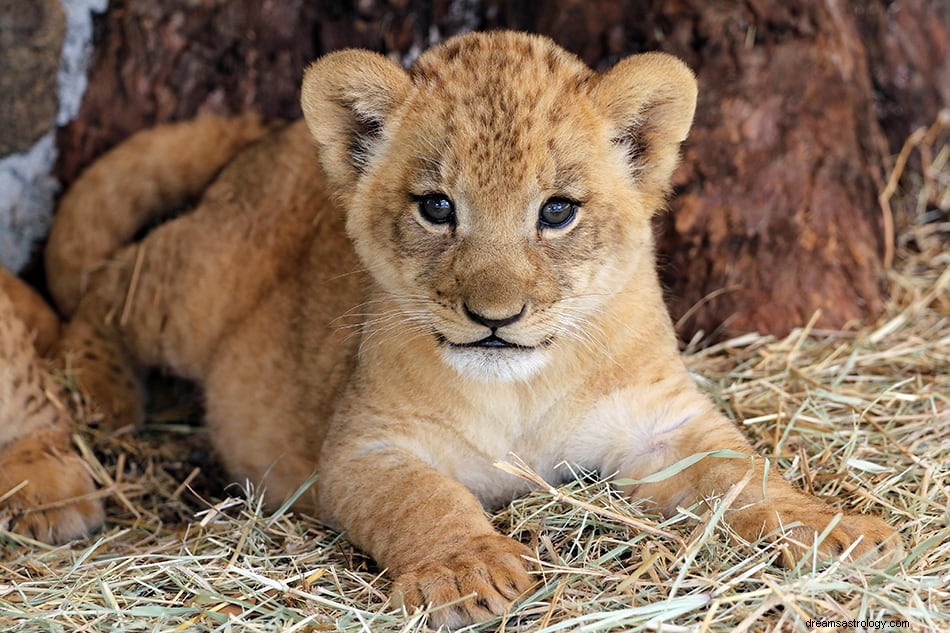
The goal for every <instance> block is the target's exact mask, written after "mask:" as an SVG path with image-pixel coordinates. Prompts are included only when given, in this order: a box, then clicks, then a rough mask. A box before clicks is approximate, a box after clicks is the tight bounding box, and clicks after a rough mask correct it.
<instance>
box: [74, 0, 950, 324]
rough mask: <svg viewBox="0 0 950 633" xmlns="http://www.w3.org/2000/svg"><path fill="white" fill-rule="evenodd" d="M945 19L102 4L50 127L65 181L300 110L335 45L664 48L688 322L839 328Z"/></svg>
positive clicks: (598, 5)
mask: <svg viewBox="0 0 950 633" xmlns="http://www.w3.org/2000/svg"><path fill="white" fill-rule="evenodd" d="M948 18H950V8H948V5H947V4H946V3H944V2H941V1H940V0H931V1H929V2H928V1H926V0H898V1H897V2H889V3H888V2H884V1H883V0H876V1H868V2H860V3H850V2H835V1H834V0H827V1H825V2H817V1H811V2H808V1H804V0H799V1H792V2H786V1H783V0H748V1H746V2H743V3H733V2H721V3H707V2H702V1H700V0H678V1H675V2H663V1H648V0H625V1H621V2H617V1H613V0H555V1H553V2H550V3H545V4H544V5H543V9H541V8H539V4H538V3H533V2H528V1H527V0H520V1H510V2H506V1H504V0H389V1H388V2H384V1H382V0H358V1H356V2H350V3H341V2H331V1H329V0H324V1H322V2H320V1H318V2H312V1H305V0H286V1H282V2H260V1H259V0H205V1H204V2H197V3H196V2H194V1H193V0H168V1H166V2H163V3H152V2H145V1H135V0H113V2H112V3H111V5H110V8H109V11H108V12H107V13H106V14H105V15H104V16H103V17H102V18H100V22H99V25H98V28H99V30H98V41H97V43H96V53H95V56H94V60H93V66H92V72H91V77H90V82H89V89H88V92H87V94H86V97H85V99H84V102H83V106H82V109H81V112H80V114H79V117H78V118H77V119H76V120H75V121H74V122H73V123H72V124H70V125H69V126H67V127H66V128H64V129H63V130H62V131H61V133H60V135H59V145H60V148H61V160H60V163H59V175H60V177H61V178H62V179H63V180H64V181H65V182H67V183H68V182H70V181H71V180H73V179H74V178H75V176H76V175H77V173H78V171H79V170H80V169H81V168H82V167H83V166H84V165H86V164H88V163H89V162H90V161H91V160H92V159H93V158H95V157H96V156H97V155H99V154H100V153H102V152H103V151H105V150H106V149H108V148H109V147H111V146H112V145H114V144H115V143H117V142H118V141H120V140H121V139H122V138H124V137H126V136H127V135H128V134H130V133H132V132H134V131H135V130H137V129H140V128H142V127H146V126H148V125H152V124H154V123H156V122H160V121H167V120H174V119H181V118H186V117H190V116H193V115H194V114H196V113H198V112H202V111H216V112H234V111H239V110H245V109H254V110H258V111H260V112H263V113H264V114H265V115H267V116H281V117H295V116H298V115H299V110H298V106H297V95H298V85H299V80H300V76H301V73H302V70H303V68H304V66H305V64H306V63H307V62H308V61H309V60H311V59H312V58H313V57H315V56H316V55H319V54H321V53H323V52H326V51H329V50H333V49H336V48H341V47H344V46H359V47H365V48H370V49H373V50H378V51H382V52H386V53H388V54H391V55H392V56H394V57H395V58H396V59H399V60H401V61H403V62H408V61H411V59H412V58H413V57H414V56H415V55H416V54H418V52H419V51H420V50H421V49H423V48H425V47H426V46H428V45H430V44H432V43H434V42H435V41H438V40H440V39H443V38H445V37H448V36H450V35H453V34H455V33H458V32H462V31H465V30H472V29H481V28H502V27H504V28H516V29H521V30H529V31H535V32H540V33H545V34H547V35H550V36H552V37H553V38H554V39H555V40H557V41H558V42H559V43H560V44H562V45H563V46H565V47H566V48H568V49H569V50H572V51H574V52H576V53H577V54H578V55H579V56H580V57H582V58H583V59H584V60H585V61H586V62H587V63H589V64H591V65H592V66H593V67H595V68H598V69H603V68H606V67H608V66H609V65H610V64H611V63H613V62H615V61H616V60H617V59H619V58H620V57H623V56H625V55H627V54H630V53H635V52H639V51H643V50H652V49H660V50H665V51H667V52H670V53H673V54H675V55H678V56H679V57H681V58H683V59H684V60H685V61H686V62H687V63H689V64H690V66H692V68H693V69H694V70H695V71H696V73H697V75H698V77H699V81H700V101H699V108H698V110H697V116H696V124H695V127H694V129H693V132H692V134H691V136H690V140H689V141H688V142H687V144H686V147H685V150H684V162H683V166H682V168H681V169H680V171H679V172H678V174H677V176H676V191H675V195H674V197H673V199H672V200H671V203H670V208H671V212H670V213H668V214H664V215H663V216H661V217H660V218H659V219H658V221H657V229H658V242H659V250H660V261H661V267H662V271H663V278H664V281H665V283H666V284H667V286H668V288H669V291H670V292H669V295H670V306H671V310H672V312H673V314H674V318H680V317H681V316H683V315H684V314H685V315H686V316H687V318H685V319H684V326H683V328H682V333H683V334H684V335H686V336H689V335H691V333H692V332H694V331H695V330H697V329H702V330H705V331H706V332H711V331H714V330H716V329H717V328H721V327H723V326H725V328H726V329H727V330H733V331H740V330H749V329H755V330H759V331H769V332H775V333H783V332H785V331H787V330H788V329H789V328H792V327H795V326H797V325H801V324H803V323H804V322H806V321H808V319H809V318H810V317H811V316H812V314H813V313H814V312H815V310H818V309H820V310H821V312H822V318H821V320H820V321H819V324H820V325H823V326H825V327H840V326H842V325H844V324H845V323H847V322H848V321H850V320H852V319H855V318H861V317H868V316H872V315H873V314H874V313H875V312H877V311H878V310H880V308H881V306H882V299H881V297H882V281H881V280H882V276H881V253H882V251H883V247H884V245H883V242H882V231H881V222H880V218H881V212H880V209H879V207H878V204H877V192H878V190H879V189H880V187H881V183H882V178H883V165H884V161H885V158H886V156H887V155H888V154H889V153H890V152H893V151H894V150H895V148H896V147H897V146H898V145H899V144H900V143H901V142H902V140H903V138H904V136H905V135H906V134H907V132H908V131H909V130H911V129H913V128H914V127H916V126H918V125H920V124H923V123H926V122H929V120H930V119H932V118H933V116H934V115H935V114H936V111H937V109H938V107H939V106H940V105H941V104H946V103H947V102H948V101H950V62H948V55H947V47H948V37H950V19H948ZM882 126H883V132H882Z"/></svg>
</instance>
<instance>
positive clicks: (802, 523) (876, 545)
mask: <svg viewBox="0 0 950 633" xmlns="http://www.w3.org/2000/svg"><path fill="white" fill-rule="evenodd" d="M836 514H838V513H837V512H836V511H835V510H834V509H833V508H831V507H830V506H828V505H825V504H824V503H822V502H821V501H820V500H818V499H816V498H813V497H809V496H807V495H795V496H792V497H784V498H781V499H767V500H766V501H764V502H762V503H758V504H755V505H753V506H749V507H746V508H741V509H736V510H735V511H733V512H732V513H730V517H729V523H730V525H731V526H732V527H733V529H735V530H736V532H738V533H739V534H740V535H741V536H742V537H744V538H746V539H750V540H754V539H756V538H758V537H759V536H761V535H763V534H768V533H772V532H774V533H779V532H780V533H782V537H781V538H782V541H783V545H784V547H783V548H782V552H783V555H782V561H781V562H782V564H783V565H784V566H786V567H793V566H794V565H795V563H797V562H798V561H799V560H801V559H803V558H806V557H810V556H811V552H812V549H813V548H814V546H815V542H816V541H817V539H818V538H819V536H820V535H821V534H823V533H824V532H825V530H826V529H827V528H828V525H829V524H830V523H831V522H832V520H834V518H835V515H836ZM852 546H853V547H852ZM849 550H850V558H852V559H854V560H861V561H862V562H866V563H869V564H872V565H878V566H886V565H887V564H889V563H890V562H892V561H893V560H895V559H897V558H899V557H900V556H901V555H902V553H903V545H902V543H901V539H900V535H899V534H897V532H896V531H895V530H894V529H893V528H891V527H890V526H889V525H888V524H887V523H885V522H884V521H882V520H881V519H879V518H877V517H875V516H869V515H865V514H848V513H845V514H843V515H842V516H841V517H840V518H839V519H838V522H837V523H836V524H835V525H834V527H832V528H831V530H830V532H828V534H827V535H825V537H824V538H823V540H822V541H821V542H820V543H819V544H818V547H817V553H818V555H819V557H821V558H824V559H831V558H838V557H840V556H841V555H842V554H844V553H845V552H846V551H849Z"/></svg>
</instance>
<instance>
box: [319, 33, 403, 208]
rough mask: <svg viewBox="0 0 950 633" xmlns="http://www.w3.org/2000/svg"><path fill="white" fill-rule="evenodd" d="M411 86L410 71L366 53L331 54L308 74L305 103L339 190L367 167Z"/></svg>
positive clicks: (323, 159) (326, 165)
mask: <svg viewBox="0 0 950 633" xmlns="http://www.w3.org/2000/svg"><path fill="white" fill-rule="evenodd" d="M409 87H410V80H409V76H408V75H407V74H406V71H404V70H403V69H402V68H400V67H399V66H397V65H396V64H395V63H394V62H392V61H390V60H389V59H387V58H385V57H383V56H382V55H379V54H377V53H371V52H369V51H363V50H344V51H338V52H336V53H330V54H329V55H326V56H324V57H322V58H320V59H318V60H317V61H315V62H314V63H313V64H311V65H310V67H309V68H308V69H307V72H306V73H304V78H303V86H302V88H301V95H300V105H301V107H302V108H303V115H304V119H306V121H307V127H308V128H309V129H310V133H311V134H312V135H313V137H314V139H316V141H317V144H318V145H319V147H320V160H321V162H322V163H323V168H324V170H325V171H326V173H327V177H328V178H329V179H330V181H331V182H332V184H333V185H334V186H335V187H337V188H340V189H342V190H344V191H345V189H346V188H349V187H352V186H353V184H354V183H355V181H356V179H357V178H358V177H359V175H360V174H361V173H362V172H363V171H364V170H365V169H366V166H367V164H368V162H369V159H370V157H371V156H372V153H373V150H374V147H375V145H376V144H377V143H378V142H379V140H380V139H381V137H382V133H383V128H384V127H385V123H386V119H387V117H389V115H390V114H392V112H393V111H394V110H395V109H396V107H397V106H398V105H399V104H400V103H402V101H403V100H404V99H405V98H406V95H407V94H408V92H409Z"/></svg>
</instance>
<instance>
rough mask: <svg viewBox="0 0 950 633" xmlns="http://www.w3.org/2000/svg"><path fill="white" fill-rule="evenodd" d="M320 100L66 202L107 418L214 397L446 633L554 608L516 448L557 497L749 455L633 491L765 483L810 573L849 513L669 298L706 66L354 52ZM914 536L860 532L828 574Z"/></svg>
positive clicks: (547, 46)
mask: <svg viewBox="0 0 950 633" xmlns="http://www.w3.org/2000/svg"><path fill="white" fill-rule="evenodd" d="M302 103H303V110H304V115H305V121H304V122H297V123H292V124H289V125H287V126H285V127H283V128H281V129H277V130H274V131H270V132H267V131H265V130H263V129H262V128H261V127H260V125H259V124H258V123H257V122H256V121H255V120H253V119H248V118H244V119H233V120H222V119H198V120H197V121H194V122H191V123H186V124H181V125H179V126H167V127H163V128H158V129H156V130H153V131H150V132H146V133H144V134H142V135H139V136H138V137H136V138H134V139H133V140H131V141H130V142H129V143H128V144H126V145H124V146H121V147H119V148H118V149H117V150H115V151H114V152H113V153H111V154H109V155H106V156H105V157H104V158H102V159H101V160H100V161H99V162H98V163H97V164H95V165H93V167H92V168H91V169H90V170H89V171H88V172H87V174H86V175H84V176H83V177H82V178H81V179H80V181H79V182H78V183H77V184H76V186H75V188H74V190H73V192H71V193H70V194H69V195H68V196H67V197H66V199H65V202H64V204H63V207H62V209H61V210H60V213H59V215H58V217H57V226H56V227H55V229H54V233H53V237H52V240H51V243H50V246H49V250H48V258H47V262H48V270H49V274H50V276H51V278H50V287H51V288H53V290H54V293H55V295H56V299H57V300H58V302H59V304H60V306H61V307H62V308H63V309H65V310H67V311H70V312H73V313H74V314H73V320H72V323H71V325H70V326H69V328H68V329H67V331H66V334H65V338H64V341H63V347H64V348H65V350H66V351H67V352H69V353H72V354H73V355H74V364H77V365H78V369H79V379H80V381H81V382H82V383H83V384H84V385H85V388H86V390H87V391H88V392H89V395H90V397H91V398H93V399H94V400H95V401H96V402H97V403H98V404H99V405H100V406H101V407H102V408H103V410H104V411H105V413H107V414H108V415H111V416H112V417H113V418H116V419H117V420H118V421H121V422H125V421H128V420H134V419H136V418H137V417H138V416H140V415H141V413H140V411H141V409H140V402H139V383H138V380H137V372H138V369H139V368H141V367H144V366H150V365H160V366H164V367H166V368H169V369H171V370H172V371H175V372H177V373H179V374H181V375H183V376H186V377H189V378H191V379H194V380H196V381H198V382H199V383H200V384H201V385H202V386H203V389H204V392H205V395H206V402H207V416H208V424H209V425H210V427H211V432H212V435H213V438H214V443H215V446H216V448H217V450H218V451H219V453H220V455H221V457H222V459H223V461H224V463H225V464H226V466H227V468H228V469H229V470H230V472H231V474H232V476H233V477H235V478H236V479H238V480H243V479H244V478H250V479H251V480H253V481H257V482H259V483H260V484H261V485H262V486H264V487H265V489H266V492H265V496H266V500H267V501H268V502H269V503H271V504H279V503H280V502H281V501H282V500H284V499H286V498H287V497H288V496H289V495H291V494H292V493H293V492H294V491H295V490H296V489H297V488H298V487H299V486H300V485H301V483H302V482H304V481H305V480H306V479H307V478H308V477H309V476H311V474H312V473H314V472H317V471H318V472H319V484H318V486H317V489H316V490H312V491H308V492H307V493H305V494H304V495H302V496H301V497H300V498H299V499H298V501H297V507H298V508H300V509H303V510H306V511H308V512H317V513H319V514H320V516H322V517H323V518H324V519H325V520H326V521H327V522H328V523H329V524H331V525H334V526H336V527H338V528H340V529H343V530H345V531H346V534H347V536H348V537H349V538H350V539H352V541H353V542H354V543H356V544H357V545H358V546H359V547H361V548H363V549H365V550H366V551H367V552H369V553H370V554H371V555H372V556H373V557H374V558H375V559H376V560H377V561H378V562H379V564H380V566H381V567H384V568H386V569H387V570H388V573H389V574H390V575H391V576H392V578H393V579H394V581H395V588H394V591H395V594H396V595H397V597H398V599H399V600H401V601H403V602H404V603H405V604H407V605H410V606H415V605H426V604H428V603H444V602H448V601H452V600H460V602H459V603H458V604H457V606H456V607H454V608H452V609H444V610H440V611H437V612H435V613H434V614H433V619H432V620H431V621H430V622H431V623H433V624H439V623H445V624H448V625H450V626H459V625H464V624H466V623H469V622H473V621H480V620H484V619H487V618H490V617H492V616H493V615H496V614H499V613H502V612H503V611H504V610H505V609H506V608H507V607H508V605H509V604H510V602H511V601H512V600H513V599H515V598H516V597H517V596H518V595H519V594H521V593H522V592H523V591H524V590H525V589H526V588H527V587H529V586H530V584H531V577H530V575H529V573H528V569H527V567H526V563H525V560H524V559H523V558H522V554H523V553H525V548H524V546H523V545H521V544H520V543H518V542H516V541H514V540H512V539H509V538H507V537H505V536H503V535H501V534H498V533H497V532H495V530H494V529H493V528H492V526H491V524H490V523H489V521H488V519H487V518H486V516H485V513H484V510H483V507H486V506H487V507H494V506H498V505H499V504H503V503H506V502H507V501H509V500H510V499H512V498H513V497H514V496H516V495H519V494H522V493H523V492H525V490H526V484H525V483H524V482H523V481H522V480H520V479H518V478H516V477H514V476H512V475H509V474H507V473H505V472H503V471H501V470H499V469H497V468H495V467H494V466H493V463H494V462H496V461H497V460H503V459H506V458H507V457H508V455H509V453H515V454H517V455H518V456H519V457H521V458H522V459H523V460H524V461H525V462H527V463H528V464H529V465H530V466H531V467H533V468H534V469H535V470H536V471H537V472H538V473H540V474H541V475H543V476H544V477H545V478H547V479H548V480H549V481H552V482H557V481H563V480H564V478H565V477H567V476H568V475H569V471H568V470H567V469H565V468H559V467H558V465H559V464H561V463H562V462H570V463H576V464H580V465H582V466H584V467H586V468H590V469H596V470H598V471H600V472H601V473H603V474H604V475H605V476H612V475H614V474H617V475H619V476H620V477H622V478H625V479H634V480H638V479H642V478H644V477H646V476H647V475H650V474H651V473H655V472H657V471H659V470H661V469H664V468H666V467H668V466H670V465H671V464H674V463H676V462H677V461H679V460H682V459H684V458H686V457H688V456H691V455H694V454H696V453H702V452H706V451H714V450H718V449H731V450H734V451H739V452H742V453H747V454H749V455H750V459H749V460H742V459H717V458H712V457H710V458H707V459H703V460H701V461H699V462H697V463H696V464H694V465H693V466H691V467H689V468H687V469H685V470H683V471H681V472H680V473H679V474H677V475H675V476H672V477H669V478H667V479H664V480H662V481H660V482H657V483H650V484H644V485H641V486H639V487H632V488H631V489H630V490H629V493H630V494H631V495H636V496H637V497H643V498H648V499H651V500H652V501H653V502H654V503H655V504H656V505H657V506H658V507H659V508H660V509H661V510H663V511H666V512H671V511H674V510H675V508H676V507H677V506H683V505H689V504H692V503H694V502H696V501H698V500H701V499H703V498H705V497H709V496H714V495H718V494H720V493H722V492H724V491H726V490H727V489H729V487H730V486H732V485H733V484H735V483H736V482H738V481H739V480H741V479H742V478H743V477H744V476H745V475H746V473H747V472H748V469H749V467H750V462H754V463H755V466H754V468H755V470H754V472H755V476H754V477H753V479H752V480H751V482H749V483H748V485H746V486H745V488H744V489H743V490H742V492H741V493H740V494H739V495H738V497H737V498H736V499H735V501H734V502H733V504H732V506H731V508H730V510H729V512H728V513H727V515H726V516H727V520H728V521H729V522H730V524H731V525H732V526H733V527H734V528H735V529H736V531H737V532H738V533H740V534H742V535H743V536H745V537H747V538H750V539H753V538H756V537H757V536H758V535H759V534H760V533H762V531H763V530H765V531H770V530H773V529H776V528H778V527H779V526H789V530H788V532H789V534H790V536H791V537H792V538H793V540H794V542H797V543H799V544H800V545H794V543H793V546H792V550H793V551H794V552H795V553H798V554H800V553H801V552H802V551H804V548H805V547H807V546H808V545H809V544H810V543H812V542H813V540H814V536H815V534H816V533H818V532H821V531H822V530H824V529H825V527H826V526H827V525H828V524H829V522H830V521H831V520H832V518H833V517H834V515H835V512H836V511H835V510H834V509H833V508H831V507H829V506H828V505H826V504H825V503H824V502H822V501H820V500H819V499H817V498H815V497H813V496H809V495H806V494H803V493H802V492H800V491H799V490H796V489H795V488H793V487H792V486H790V485H789V484H788V483H787V482H786V481H785V480H784V479H783V478H782V477H781V476H780V475H779V474H777V473H776V472H775V470H774V469H773V470H771V471H769V474H768V475H767V477H768V481H767V482H763V481H762V478H763V477H765V476H766V475H765V471H764V469H763V466H762V460H759V459H754V460H753V459H752V457H751V454H752V449H751V447H750V445H749V443H748V442H747V440H746V439H745V438H744V437H743V435H742V434H741V433H740V432H739V431H738V429H736V427H735V426H734V425H733V424H731V423H730V422H729V421H728V420H727V419H726V418H724V417H723V416H722V415H721V414H720V413H719V412H718V411H717V410H716V408H715V407H714V406H713V405H712V404H711V403H710V401H709V400H708V399H707V398H706V397H705V396H704V395H703V394H701V393H700V392H699V391H698V389H697V388H696V386H695V385H694V384H693V381H692V380H691V378H690V377H689V375H688V374H687V371H686V369H685V367H684V365H683V363H682V361H681V360H680V357H679V353H678V349H677V343H676V338H675V335H674V332H673V328H672V326H671V323H670V319H669V316H668V315H667V313H666V309H665V307H664V304H663V298H662V293H661V290H660V285H659V283H658V281H657V274H656V272H655V267H654V258H653V240H652V234H651V227H650V218H651V216H652V215H653V214H654V213H655V212H656V211H657V209H658V208H660V207H661V206H662V204H663V201H664V196H665V194H666V191H667V189H668V186H669V181H670V177H671V174H672V172H673V169H674V167H675V166H676V163H677V156H678V152H679V145H680V143H681V142H682V141H683V139H685V138H686V135H687V132H688V130H689V127H690V124H691V121H692V118H693V111H694V108H695V103H696V82H695V80H694V78H693V75H692V73H691V72H690V71H689V69H688V68H686V66H685V65H683V64H682V63H681V62H679V61H678V60H676V59H674V58H672V57H670V56H668V55H664V54H657V53H651V54H644V55H637V56H633V57H629V58H627V59H625V60H623V61H621V62H620V63H618V64H617V65H616V66H614V67H613V68H612V69H610V70H608V71H606V72H604V73H596V72H594V71H592V70H591V69H589V68H588V67H587V66H585V65H584V64H583V63H582V62H580V61H579V60H578V59H577V58H575V57H574V56H572V55H570V54H569V53H567V52H565V51H564V50H562V49H561V48H559V47H558V46H556V45H555V44H554V43H553V42H551V41H550V40H548V39H545V38H543V37H537V36H530V35H524V34H518V33H509V32H496V33H483V34H469V35H464V36H460V37H457V38H453V39H451V40H449V41H447V42H445V43H444V44H442V45H440V46H437V47H435V48H433V49H431V50H429V51H428V52H426V53H425V54H423V55H422V56H421V57H420V58H419V59H418V61H416V62H415V64H413V66H412V67H411V68H409V69H408V70H404V69H402V68H400V67H399V66H397V65H396V64H394V63H393V62H391V61H389V60H388V59H386V58H384V57H382V56H380V55H377V54H374V53H370V52H366V51H358V50H347V51H341V52H337V53H333V54H330V55H327V56H326V57H324V58H322V59H320V60H319V61H317V62H316V63H314V64H313V65H312V66H311V67H310V69H309V70H308V71H307V74H306V77H305V78H304V82H303V91H302ZM258 138H260V140H258V141H256V142H255V139H258ZM246 143H251V144H250V145H249V146H248V147H246V148H244V146H245V144H246ZM242 148H243V149H242ZM318 156H319V164H318V161H317V157H318ZM321 166H322V167H321ZM219 169H221V171H220V174H218V170H219ZM195 199H196V200H197V202H196V203H195V204H194V208H193V209H192V210H191V211H190V213H187V214H186V215H183V216H181V217H178V218H176V219H174V220H172V221H169V222H167V223H165V224H162V225H161V226H159V227H158V228H157V229H155V230H154V231H152V232H151V233H150V234H149V235H148V236H147V237H146V238H145V239H144V240H142V241H141V242H139V243H133V244H129V245H126V242H128V241H129V240H131V238H132V236H133V235H134V234H135V233H136V232H137V230H138V229H139V227H140V226H142V225H143V224H144V223H145V222H147V221H148V220H149V219H150V218H152V217H156V216H161V215H163V214H165V213H166V212H167V211H168V210H169V208H170V207H172V206H173V205H176V204H180V203H181V202H182V201H187V200H195ZM106 260H108V261H106ZM84 287H85V288H86V289H87V290H85V292H82V291H81V289H82V288H84ZM348 326H355V328H354V327H348ZM354 331H355V332H356V334H355V335H354ZM892 534H893V532H892V530H891V529H890V528H889V527H888V526H887V525H886V524H885V523H883V522H882V521H881V520H880V519H877V518H874V517H869V516H861V515H854V514H846V515H844V517H843V518H842V519H841V520H840V521H839V522H838V523H837V524H836V525H835V526H834V528H833V529H832V530H831V531H830V533H829V534H828V535H827V538H825V540H824V541H823V542H822V544H821V550H822V551H824V552H826V553H829V554H836V553H839V552H841V551H843V549H844V548H846V547H848V546H850V545H851V544H852V543H855V542H856V541H858V542H857V545H856V546H855V548H854V553H855V554H856V555H861V554H866V553H871V552H873V550H875V549H876V548H879V547H883V548H887V547H889V546H890V547H893V546H894V545H893V542H894V540H895V539H891V540H890V541H889V542H890V543H891V544H890V545H887V544H884V541H885V540H888V539H890V537H891V536H892ZM463 598H464V599H463Z"/></svg>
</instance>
